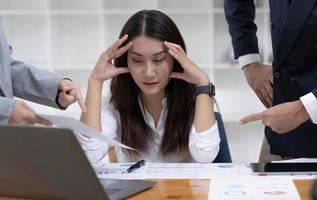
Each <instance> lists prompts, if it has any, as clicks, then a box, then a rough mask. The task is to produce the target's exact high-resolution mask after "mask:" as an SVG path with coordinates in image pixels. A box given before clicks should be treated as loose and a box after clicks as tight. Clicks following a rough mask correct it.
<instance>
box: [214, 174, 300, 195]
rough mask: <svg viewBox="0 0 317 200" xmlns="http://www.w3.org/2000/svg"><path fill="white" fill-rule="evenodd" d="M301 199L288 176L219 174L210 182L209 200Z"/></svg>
mask: <svg viewBox="0 0 317 200" xmlns="http://www.w3.org/2000/svg"><path fill="white" fill-rule="evenodd" d="M233 199H234V200H240V199H241V200H253V199H257V200H275V199H276V200H300V196H299V194H298V192H297V189H296V187H295V185H294V183H293V180H292V179H291V178H290V177H288V176H252V175H240V176H239V175H237V176H218V177H214V179H212V180H211V181H210V184H209V194H208V200H233Z"/></svg>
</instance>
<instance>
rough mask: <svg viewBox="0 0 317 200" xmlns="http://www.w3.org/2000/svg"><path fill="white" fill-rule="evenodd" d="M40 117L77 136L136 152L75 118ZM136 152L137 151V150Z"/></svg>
mask: <svg viewBox="0 0 317 200" xmlns="http://www.w3.org/2000/svg"><path fill="white" fill-rule="evenodd" d="M39 116H40V117H42V118H44V119H46V120H48V121H50V122H52V123H53V124H55V125H57V126H60V127H63V128H69V129H71V130H72V131H73V132H74V133H75V134H82V135H84V136H86V137H90V138H96V139H99V140H102V141H105V142H107V143H108V144H110V145H114V146H118V147H122V148H126V149H131V150H135V149H133V148H131V147H128V146H126V145H124V144H121V143H120V142H118V141H116V140H114V139H111V138H109V137H107V136H105V135H102V134H101V133H100V132H98V131H97V130H95V129H93V128H91V127H89V126H87V125H86V124H84V123H82V122H81V121H79V120H77V119H75V118H73V117H65V116H58V115H39ZM135 151H136V150H135Z"/></svg>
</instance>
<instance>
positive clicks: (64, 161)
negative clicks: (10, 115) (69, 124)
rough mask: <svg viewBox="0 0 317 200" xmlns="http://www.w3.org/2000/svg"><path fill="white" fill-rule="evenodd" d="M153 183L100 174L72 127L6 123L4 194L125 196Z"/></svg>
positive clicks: (1, 156) (0, 158) (0, 135)
mask: <svg viewBox="0 0 317 200" xmlns="http://www.w3.org/2000/svg"><path fill="white" fill-rule="evenodd" d="M152 186H153V182H149V181H135V180H132V181H123V180H122V181H118V180H117V181H115V180H109V181H108V180H99V179H98V178H97V176H96V174H95V172H94V170H93V168H92V167H91V165H90V163H89V161H88V160H87V158H86V155H85V153H84V152H83V150H82V149H81V146H80V144H79V142H78V141H77V139H76V137H75V136H74V134H73V132H72V131H71V130H68V129H61V128H46V127H25V126H0V196H9V197H24V198H36V199H76V200H77V199H78V200H80V199H85V200H86V199H91V200H93V199H123V198H126V197H129V196H131V195H133V194H135V193H138V192H141V191H143V190H145V189H148V188H151V187H152Z"/></svg>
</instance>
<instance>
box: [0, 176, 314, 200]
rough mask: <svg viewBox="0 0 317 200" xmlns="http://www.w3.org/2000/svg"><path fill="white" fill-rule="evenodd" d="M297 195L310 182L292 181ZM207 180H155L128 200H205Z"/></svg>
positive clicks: (306, 196)
mask: <svg viewBox="0 0 317 200" xmlns="http://www.w3.org/2000/svg"><path fill="white" fill-rule="evenodd" d="M294 182H295V185H296V188H297V190H298V192H299V195H300V196H301V198H302V199H303V200H309V199H311V198H310V188H311V186H312V183H313V181H312V180H296V181H294ZM208 190H209V180H156V184H155V186H154V187H153V188H152V189H149V190H147V191H145V192H142V193H140V194H137V195H135V196H133V197H131V198H129V199H130V200H135V199H138V200H140V199H141V200H142V199H146V200H147V199H204V200H205V199H207V197H208ZM13 199H15V200H17V198H1V197H0V200H13Z"/></svg>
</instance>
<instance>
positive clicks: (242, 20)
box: [225, 0, 317, 157]
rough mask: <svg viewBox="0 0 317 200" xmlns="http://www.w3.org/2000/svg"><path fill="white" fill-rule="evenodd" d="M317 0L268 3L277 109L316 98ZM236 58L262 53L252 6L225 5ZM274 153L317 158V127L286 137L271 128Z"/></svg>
mask: <svg viewBox="0 0 317 200" xmlns="http://www.w3.org/2000/svg"><path fill="white" fill-rule="evenodd" d="M316 3H317V2H316V0H292V2H291V3H289V0H270V15H271V34H272V46H273V80H274V84H273V104H274V105H277V104H280V103H284V102H289V101H295V100H298V99H299V98H300V97H301V96H303V95H305V94H307V93H309V92H313V93H314V95H315V96H317V5H316ZM225 14H226V19H227V21H228V24H229V31H230V34H231V38H232V44H233V48H234V54H235V58H238V57H239V56H242V55H245V54H248V53H258V52H259V51H258V44H257V37H256V30H257V27H256V25H255V24H254V22H253V21H254V16H255V6H254V2H253V0H225ZM265 135H266V137H267V139H268V142H269V144H270V146H271V152H272V153H274V154H278V155H281V156H291V157H317V125H315V124H313V123H312V122H311V121H307V122H305V123H303V124H302V125H300V126H299V127H298V128H296V129H295V130H293V131H290V132H289V133H287V134H282V135H280V134H277V133H275V132H274V131H272V130H271V129H270V128H269V127H266V128H265Z"/></svg>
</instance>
